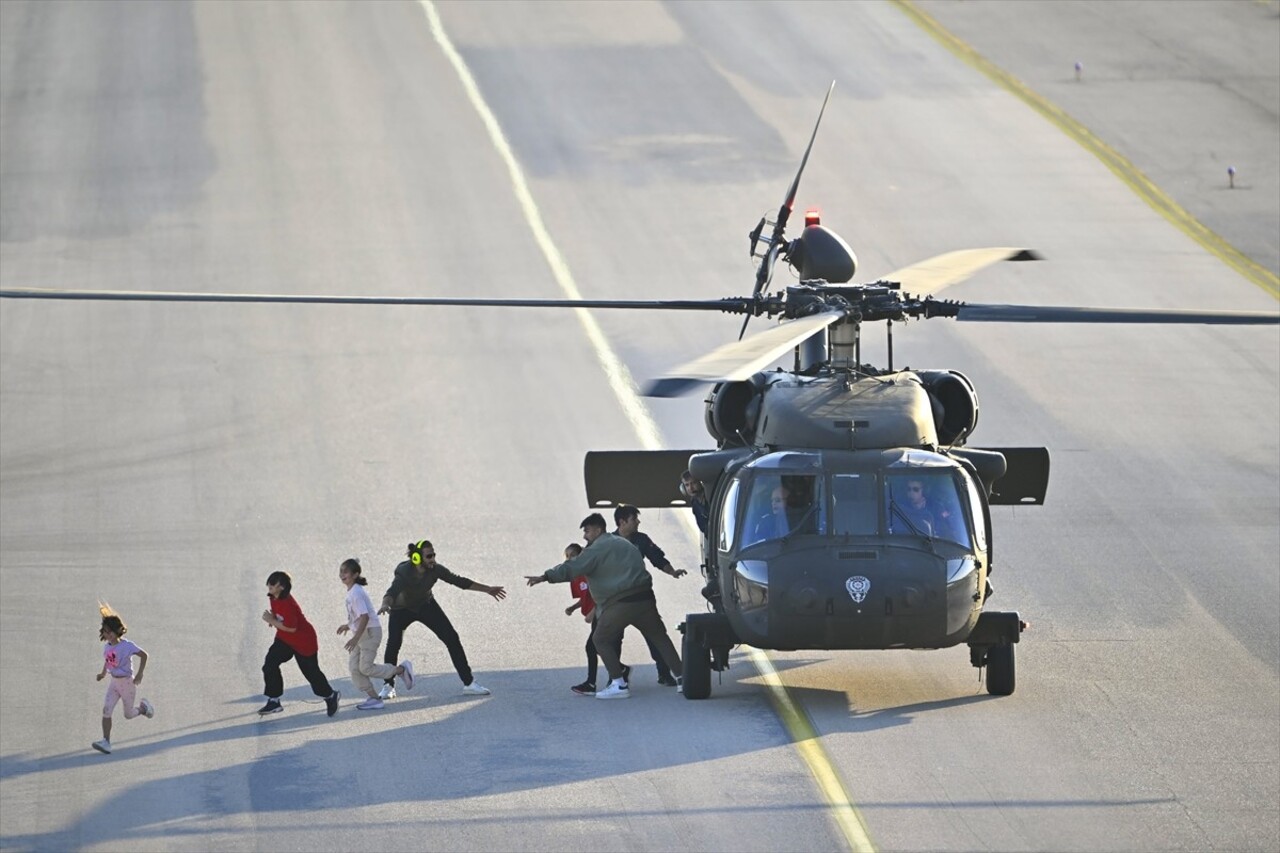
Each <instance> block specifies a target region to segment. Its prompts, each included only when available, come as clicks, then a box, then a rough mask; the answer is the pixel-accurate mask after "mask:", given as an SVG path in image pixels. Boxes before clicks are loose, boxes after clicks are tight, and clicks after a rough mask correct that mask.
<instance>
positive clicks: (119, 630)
mask: <svg viewBox="0 0 1280 853" xmlns="http://www.w3.org/2000/svg"><path fill="white" fill-rule="evenodd" d="M98 612H99V613H101V614H102V627H101V628H99V629H98V639H99V640H102V641H103V642H105V643H106V645H105V646H103V647H102V671H101V672H99V673H98V680H99V681H101V680H102V679H104V678H106V677H107V676H108V675H110V676H111V683H110V684H108V685H107V696H106V699H105V700H103V703H102V740H96V741H94V742H93V748H94V749H96V750H98V752H102V753H106V754H107V755H110V754H111V714H112V713H113V712H114V711H115V709H116V703H117V702H119V701H120V700H121V699H123V700H124V718H125V719H126V720H132V719H133V718H134V717H136V716H138V715H139V714H142V715H143V716H145V717H147V718H148V719H150V718H151V717H154V716H155V715H156V709H155V708H154V707H153V706H152V705H151V703H150V702H149V701H147V700H146V699H143V700H142V701H141V702H139V703H138V707H136V708H135V707H134V706H133V697H134V696H135V695H136V693H137V689H138V685H139V684H141V683H142V672H143V670H145V669H146V668H147V653H146V652H144V651H143V650H142V649H140V648H138V647H137V646H135V645H134V644H133V642H132V641H130V640H126V639H124V635H125V634H126V633H127V632H128V630H129V629H128V628H127V627H125V624H124V620H123V619H121V618H120V617H119V616H118V615H117V614H116V613H115V612H114V611H113V610H112V609H111V606H110V605H108V604H103V603H101V602H99V604H98ZM134 655H137V656H138V674H137V675H134V674H133V656H134Z"/></svg>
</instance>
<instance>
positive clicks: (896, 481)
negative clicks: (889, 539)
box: [884, 469, 972, 548]
mask: <svg viewBox="0 0 1280 853" xmlns="http://www.w3.org/2000/svg"><path fill="white" fill-rule="evenodd" d="M884 479H885V484H884V499H885V506H886V507H887V508H888V513H887V516H888V517H887V519H886V521H887V524H888V530H889V535H890V536H893V535H898V536H928V537H929V538H931V539H946V540H947V541H949V542H958V543H959V544H961V545H964V546H965V547H966V548H968V547H971V546H972V538H971V537H970V535H969V527H968V525H967V524H966V522H965V515H964V510H963V509H961V504H960V495H959V493H958V492H957V491H956V476H955V474H954V473H953V472H952V471H949V470H936V469H935V470H929V471H926V470H916V471H906V472H902V473H898V472H894V473H891V474H889V475H887V476H886V477H885V478H884Z"/></svg>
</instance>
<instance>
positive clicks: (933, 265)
mask: <svg viewBox="0 0 1280 853" xmlns="http://www.w3.org/2000/svg"><path fill="white" fill-rule="evenodd" d="M1038 260H1040V256H1039V255H1037V254H1036V253H1035V252H1033V251H1032V250H1031V249H1009V248H999V249H961V250H959V251H957V252H947V253H946V254H943V255H937V256H935V257H932V258H929V259H928V260H924V261H920V262H919V263H916V264H912V265H911V266H909V267H904V268H902V269H900V270H897V271H896V272H891V273H889V274H888V275H885V276H881V280H882V281H895V282H898V284H899V285H901V288H902V290H903V291H904V292H906V293H914V294H918V295H920V296H929V295H932V294H934V293H937V292H938V291H939V290H942V289H943V288H946V287H950V286H951V285H953V284H959V283H960V282H962V281H964V280H965V279H967V278H969V277H970V276H971V275H973V274H974V273H976V272H978V271H979V270H981V269H984V268H986V267H989V266H991V265H992V264H998V263H1000V262H1001V261H1038Z"/></svg>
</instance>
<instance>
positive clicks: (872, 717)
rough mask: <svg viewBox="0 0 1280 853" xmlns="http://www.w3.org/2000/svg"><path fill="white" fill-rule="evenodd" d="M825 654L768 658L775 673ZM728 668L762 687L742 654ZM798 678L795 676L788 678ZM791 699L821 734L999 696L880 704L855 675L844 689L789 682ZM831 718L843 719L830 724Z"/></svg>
mask: <svg viewBox="0 0 1280 853" xmlns="http://www.w3.org/2000/svg"><path fill="white" fill-rule="evenodd" d="M828 662H829V659H828V658H784V659H775V660H772V664H773V667H774V669H775V670H777V671H778V673H779V674H784V673H793V674H798V673H799V672H800V671H803V670H805V669H807V668H808V667H812V666H817V665H820V664H825V663H828ZM730 669H731V670H736V671H738V672H739V674H740V678H741V680H742V681H744V682H749V683H757V684H760V685H761V687H763V679H761V678H760V677H759V676H758V675H757V674H756V673H755V671H754V668H753V666H752V664H751V661H750V660H749V659H747V658H746V657H742V656H734V657H731V658H730ZM792 680H793V681H794V680H799V679H795V678H793V679H792ZM787 693H788V695H789V696H790V697H791V699H792V700H793V701H794V702H795V703H796V704H797V705H798V706H799V707H800V708H801V709H802V710H803V712H804V713H805V714H806V715H807V716H808V717H809V720H810V722H811V724H813V725H814V728H815V731H816V732H817V734H818V736H819V737H821V736H822V735H824V734H835V733H837V732H841V733H853V734H856V733H858V732H871V731H875V730H877V729H885V728H893V727H897V726H905V725H909V724H910V723H912V722H913V721H914V720H915V718H916V717H918V716H919V715H921V714H927V713H930V712H933V711H943V710H946V709H949V708H963V707H965V706H968V705H974V704H980V703H986V702H994V701H998V700H999V699H1001V698H1002V697H999V696H991V695H989V694H987V693H971V694H965V695H963V696H953V697H950V698H947V699H931V700H928V701H923V702H909V703H905V704H901V705H892V704H884V703H883V700H884V699H886V698H888V697H886V696H885V695H884V694H883V692H882V691H881V690H879V689H870V688H865V687H864V685H863V684H862V683H860V679H858V678H857V677H856V676H855V678H854V680H853V681H852V682H850V683H848V684H847V685H846V687H845V688H844V689H840V690H827V689H824V688H819V687H805V686H798V685H795V684H791V685H788V686H787ZM861 696H869V697H874V699H871V698H867V699H864V700H861V701H865V702H866V707H867V710H860V708H859V703H860V699H859V697H861ZM816 719H821V720H822V726H821V731H818V726H817V724H816V722H815V720H816ZM833 721H843V723H844V724H837V725H834V727H833Z"/></svg>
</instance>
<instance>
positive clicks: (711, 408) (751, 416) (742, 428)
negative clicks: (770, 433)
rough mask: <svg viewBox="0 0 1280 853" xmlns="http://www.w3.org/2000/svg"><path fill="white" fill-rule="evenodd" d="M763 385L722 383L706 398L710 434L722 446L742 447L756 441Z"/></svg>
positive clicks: (744, 382) (747, 382) (752, 382)
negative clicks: (761, 387) (761, 386)
mask: <svg viewBox="0 0 1280 853" xmlns="http://www.w3.org/2000/svg"><path fill="white" fill-rule="evenodd" d="M760 392H761V389H760V386H759V385H758V384H757V383H756V382H755V381H754V377H753V378H752V379H746V380H743V381H740V382H721V383H720V384H718V385H716V386H715V387H714V388H712V389H711V393H710V394H708V395H707V399H706V405H707V408H706V414H705V418H706V426H707V432H709V433H710V434H711V437H712V438H714V439H715V440H716V443H717V444H718V445H719V446H720V447H740V446H743V445H747V444H750V443H751V441H752V440H753V439H754V438H755V434H756V421H757V420H758V419H759V416H760Z"/></svg>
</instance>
